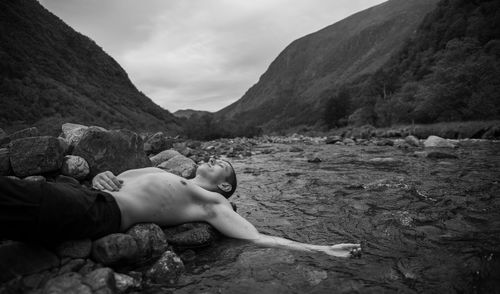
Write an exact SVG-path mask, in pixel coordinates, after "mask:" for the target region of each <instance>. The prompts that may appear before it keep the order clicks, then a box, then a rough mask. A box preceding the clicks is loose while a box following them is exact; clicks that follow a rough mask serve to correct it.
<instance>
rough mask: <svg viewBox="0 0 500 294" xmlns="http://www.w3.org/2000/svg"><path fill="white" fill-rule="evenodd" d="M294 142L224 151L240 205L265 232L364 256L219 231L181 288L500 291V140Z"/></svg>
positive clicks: (188, 269)
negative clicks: (273, 244)
mask: <svg viewBox="0 0 500 294" xmlns="http://www.w3.org/2000/svg"><path fill="white" fill-rule="evenodd" d="M294 146H298V147H300V148H302V149H303V150H304V151H303V152H298V153H297V152H288V151H287V150H289V148H290V145H283V144H267V145H265V146H264V145H261V146H257V150H259V149H261V150H262V149H273V150H275V152H272V153H269V154H258V155H254V156H252V157H248V158H244V159H232V160H231V162H232V163H233V165H234V166H235V169H236V171H237V173H238V189H237V192H236V194H235V196H233V197H232V198H233V199H232V201H233V202H235V203H236V204H237V206H238V213H240V214H241V215H242V216H244V217H245V218H246V219H248V220H249V221H250V222H251V223H253V224H254V225H255V226H256V227H257V229H258V230H259V231H261V232H263V233H266V234H272V235H277V236H282V237H286V238H289V239H293V240H296V241H300V242H307V243H313V244H335V243H341V242H349V243H353V242H361V243H362V246H363V255H362V257H361V258H348V259H342V258H335V257H330V256H327V255H325V254H321V253H306V252H298V251H291V250H284V249H275V248H262V247H258V246H255V245H253V244H249V243H247V242H244V241H240V240H234V239H229V238H225V239H222V240H219V241H218V242H217V243H216V244H215V245H213V246H210V247H208V248H204V249H201V250H197V251H196V257H195V258H193V259H192V260H191V261H187V262H185V265H186V273H185V274H184V276H183V278H182V279H181V281H180V282H179V284H178V286H177V287H176V289H175V292H176V293H192V292H195V293H358V292H359V293H386V292H399V293H417V292H418V293H420V292H425V293H457V292H458V293H464V292H465V293H493V292H500V282H499V279H500V255H499V254H500V183H499V181H500V143H499V142H484V141H483V142H477V141H461V142H460V143H459V146H460V147H459V148H457V149H455V150H453V151H451V152H453V153H454V154H456V155H458V157H459V158H458V159H427V158H419V157H415V156H413V151H406V150H400V149H397V148H394V147H379V146H338V145H305V144H296V145H294ZM310 156H317V157H319V158H321V159H322V162H320V163H309V162H307V157H310ZM374 158H378V159H374ZM381 158H383V159H381ZM387 158H389V159H387Z"/></svg>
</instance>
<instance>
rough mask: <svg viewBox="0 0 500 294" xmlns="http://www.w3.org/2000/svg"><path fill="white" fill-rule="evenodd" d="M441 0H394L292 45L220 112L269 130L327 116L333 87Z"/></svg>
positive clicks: (372, 64) (383, 53)
mask: <svg viewBox="0 0 500 294" xmlns="http://www.w3.org/2000/svg"><path fill="white" fill-rule="evenodd" d="M436 3H437V0H389V1H387V2H384V3H382V4H380V5H377V6H374V7H372V8H369V9H366V10H364V11H361V12H358V13H356V14H354V15H352V16H349V17H347V18H345V19H343V20H341V21H339V22H337V23H335V24H333V25H330V26H328V27H326V28H324V29H322V30H320V31H317V32H315V33H312V34H310V35H307V36H305V37H302V38H300V39H298V40H295V41H293V42H292V43H291V44H290V45H288V46H287V47H286V48H285V49H284V50H283V51H282V52H281V53H280V54H279V56H278V57H277V58H276V59H275V60H274V61H273V62H272V63H271V65H270V66H269V68H268V69H267V71H266V72H265V73H264V74H263V75H262V76H261V77H260V79H259V81H258V82H257V83H256V84H255V85H253V86H252V87H251V88H250V89H249V90H248V91H247V92H246V93H245V94H244V95H243V97H242V98H241V99H239V100H238V101H236V102H234V103H233V104H231V105H229V106H227V107H225V108H223V109H221V110H220V111H218V112H216V113H215V117H216V118H218V119H219V120H232V121H240V122H241V121H244V122H245V124H248V125H252V126H261V127H263V128H264V129H265V130H266V131H270V130H280V129H284V128H289V127H291V126H297V125H301V124H309V125H312V124H316V123H318V122H320V121H321V120H322V117H323V111H322V109H323V108H324V106H325V103H326V101H327V100H328V98H329V97H330V96H331V95H332V91H334V90H335V89H337V88H338V87H339V86H341V85H342V84H345V83H347V82H349V81H352V80H354V79H356V78H358V77H360V76H363V75H367V74H371V73H374V72H375V71H377V70H378V69H379V68H380V67H381V66H382V65H384V64H385V63H386V62H387V61H388V60H389V58H390V56H391V55H392V54H394V53H395V52H397V51H398V49H400V48H401V47H402V46H403V44H404V42H405V40H406V39H408V38H410V37H411V36H412V35H413V34H414V33H415V30H416V28H417V27H418V25H419V24H420V22H421V21H422V19H423V18H424V16H425V15H426V14H427V13H428V12H430V11H431V10H433V9H434V8H435V6H436Z"/></svg>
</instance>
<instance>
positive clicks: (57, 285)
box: [42, 272, 92, 294]
mask: <svg viewBox="0 0 500 294" xmlns="http://www.w3.org/2000/svg"><path fill="white" fill-rule="evenodd" d="M42 293H43V294H66V293H75V294H87V293H88V294H92V289H91V288H90V287H89V286H88V285H86V284H84V283H82V275H80V274H79V273H75V272H68V273H64V274H62V275H60V276H57V277H54V278H52V279H50V280H48V281H47V283H46V284H45V287H44V288H43V291H42Z"/></svg>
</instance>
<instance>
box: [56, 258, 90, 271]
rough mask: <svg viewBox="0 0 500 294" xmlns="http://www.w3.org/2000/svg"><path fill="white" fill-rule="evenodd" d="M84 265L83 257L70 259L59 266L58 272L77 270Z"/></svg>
mask: <svg viewBox="0 0 500 294" xmlns="http://www.w3.org/2000/svg"><path fill="white" fill-rule="evenodd" d="M84 265H85V259H83V258H75V259H70V260H69V261H68V262H66V263H65V264H63V265H62V266H61V268H60V269H59V274H64V273H68V272H78V271H79V270H80V269H81V268H82V267H83V266H84Z"/></svg>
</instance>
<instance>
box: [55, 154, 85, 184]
mask: <svg viewBox="0 0 500 294" xmlns="http://www.w3.org/2000/svg"><path fill="white" fill-rule="evenodd" d="M89 173H90V168H89V164H88V163H87V161H86V160H85V159H83V158H82V157H80V156H76V155H66V156H64V159H63V163H62V166H61V174H63V175H65V176H69V177H73V178H75V179H78V180H82V179H84V178H85V177H87V175H88V174H89Z"/></svg>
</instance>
